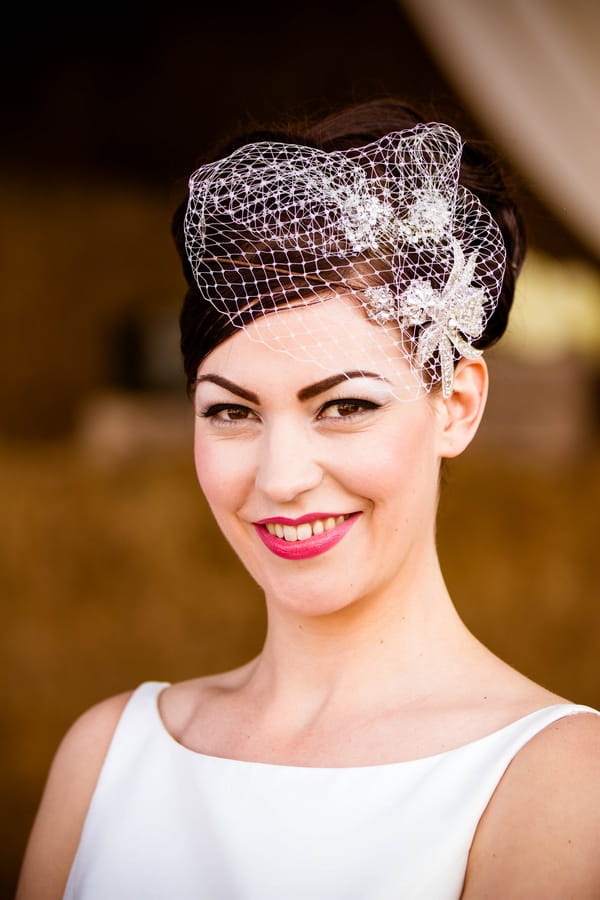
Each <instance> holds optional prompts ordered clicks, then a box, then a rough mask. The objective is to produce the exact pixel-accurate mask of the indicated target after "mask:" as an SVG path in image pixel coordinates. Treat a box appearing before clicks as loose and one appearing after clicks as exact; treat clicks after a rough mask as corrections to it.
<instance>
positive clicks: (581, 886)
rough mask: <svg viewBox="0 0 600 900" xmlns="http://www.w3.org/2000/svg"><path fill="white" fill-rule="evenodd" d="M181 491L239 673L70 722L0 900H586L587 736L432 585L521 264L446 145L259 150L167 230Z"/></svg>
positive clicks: (390, 139) (379, 116)
mask: <svg viewBox="0 0 600 900" xmlns="http://www.w3.org/2000/svg"><path fill="white" fill-rule="evenodd" d="M175 236H176V241H177V245H178V247H179V249H180V252H181V255H182V259H183V262H184V271H185V274H186V277H187V280H188V285H189V290H188V294H187V296H186V300H185V304H184V307H183V311H182V315H181V328H182V349H183V355H184V364H185V370H186V373H187V377H188V385H189V388H190V393H191V395H192V396H193V399H194V407H195V412H196V419H195V458H196V467H197V472H198V478H199V481H200V485H201V487H202V489H203V491H204V493H205V495H206V498H207V500H208V502H209V504H210V506H211V509H212V511H213V513H214V515H215V518H216V520H217V522H218V524H219V526H220V528H221V529H222V531H223V533H224V535H225V537H226V538H227V539H228V541H229V542H230V543H231V545H232V546H233V548H234V549H235V551H236V552H237V553H238V555H239V557H240V558H241V560H242V562H243V563H244V564H245V566H246V567H247V569H248V571H249V572H250V573H251V575H252V576H253V577H254V578H255V579H256V581H257V582H258V584H259V585H260V586H261V587H262V588H263V590H264V594H265V600H266V604H267V611H268V629H267V635H266V639H265V643H264V648H263V650H262V652H261V653H260V654H259V656H258V657H257V658H256V659H254V660H252V661H251V662H249V663H247V664H246V665H244V666H242V667H241V668H239V669H237V670H235V671H233V672H227V673H224V674H220V675H215V676H211V677H208V678H199V679H196V680H192V681H188V682H185V683H182V684H176V685H166V684H158V683H154V682H150V683H147V684H144V685H142V686H141V687H139V688H138V689H137V690H136V691H134V692H132V693H128V694H125V695H121V696H118V697H113V698H111V699H109V700H107V701H105V702H103V703H101V704H100V705H98V706H96V707H94V708H93V709H91V710H89V711H88V712H86V713H85V714H84V715H83V716H82V717H81V718H80V719H79V720H78V721H77V722H76V723H75V725H74V726H73V727H72V729H71V730H70V732H69V733H68V734H67V736H66V737H65V739H64V741H63V743H62V745H61V747H60V749H59V751H58V753H57V756H56V759H55V761H54V764H53V767H52V770H51V773H50V776H49V779H48V784H47V787H46V791H45V795H44V798H43V800H42V803H41V807H40V811H39V814H38V817H37V820H36V823H35V826H34V829H33V832H32V836H31V839H30V843H29V847H28V851H27V854H26V858H25V861H24V866H23V873H22V878H21V885H20V889H19V894H18V896H19V898H26V900H27V898H34V897H43V898H50V897H60V896H62V893H63V890H65V884H66V885H67V886H66V893H65V896H66V897H68V898H85V900H90V898H94V900H95V898H102V900H107V898H111V900H115V898H125V897H127V898H142V897H143V898H147V897H153V898H178V900H179V898H191V897H207V898H238V897H239V898H261V900H265V898H282V897H285V898H328V900H329V898H369V900H371V898H392V897H394V898H398V897H402V898H409V897H410V898H416V897H421V898H428V900H438V898H440V900H445V898H457V897H465V898H473V897H475V898H481V897H502V898H507V897H511V898H512V897H527V898H537V897H540V898H541V897H543V898H555V897H556V898H558V897H560V898H564V897H569V898H591V897H597V896H600V853H599V852H598V850H599V849H600V848H599V846H598V843H599V837H598V835H599V828H598V826H599V824H600V815H599V813H598V810H599V809H600V804H599V799H600V796H599V795H600V790H599V787H600V753H599V752H598V751H599V750H600V720H599V719H598V714H597V713H595V711H593V710H590V709H588V708H587V707H581V706H576V705H573V704H571V703H569V702H568V701H566V700H564V699H563V698H561V697H559V696H556V695H555V694H553V693H551V692H549V691H548V690H546V689H545V688H543V687H541V686H539V685H537V684H534V683H532V682H531V681H529V680H528V679H527V678H525V677H524V676H523V675H521V674H519V673H517V672H515V671H514V670H513V669H511V668H510V667H509V666H507V665H506V664H505V663H503V662H502V661H500V660H499V659H498V658H496V657H495V656H494V655H493V654H492V653H491V652H490V651H488V650H487V649H486V648H485V647H483V646H482V645H481V644H480V643H479V642H478V641H477V640H476V638H475V637H474V636H473V635H471V634H470V633H469V631H468V630H467V629H466V627H465V626H464V624H463V623H462V622H461V621H460V619H459V617H458V615H457V613H456V611H455V609H454V606H453V604H452V601H451V599H450V597H449V595H448V591H447V589H446V586H445V584H444V580H443V576H442V574H441V572H440V567H439V563H438V559H437V553H436V547H435V517H436V507H437V499H438V485H439V473H440V466H441V464H442V462H443V460H445V459H450V458H452V457H455V456H457V455H458V454H460V453H461V452H462V451H463V450H464V449H465V447H466V446H467V445H468V444H469V442H470V441H471V439H472V438H473V437H474V435H475V433H476V431H477V427H478V424H479V421H480V419H481V415H482V412H483V408H484V405H485V399H486V393H487V369H486V365H485V362H484V359H483V356H482V351H483V350H485V348H486V347H488V346H489V345H490V344H491V343H493V342H495V341H496V340H497V339H498V338H499V337H500V336H501V334H502V332H503V331H504V329H505V326H506V321H507V317H508V312H509V309H510V304H511V301H512V293H513V288H514V280H515V277H516V274H517V272H518V270H519V268H520V265H521V262H522V255H523V246H524V243H523V235H522V230H521V227H520V220H519V216H518V213H517V212H516V210H515V208H514V206H513V204H512V202H511V201H510V200H509V199H508V198H507V197H506V195H505V190H504V186H503V183H502V180H501V177H500V175H499V173H498V171H497V169H496V168H495V167H494V165H493V164H492V163H491V162H490V160H489V159H487V158H486V157H485V156H484V155H483V154H482V153H481V152H480V151H479V150H477V149H474V148H472V147H466V148H463V145H462V141H461V139H460V138H459V136H458V134H457V133H456V132H455V131H454V130H453V129H452V128H450V127H449V126H446V125H441V124H436V123H424V122H422V121H421V120H420V119H419V117H418V116H417V115H416V114H415V113H414V112H413V111H412V110H411V109H409V108H408V107H406V106H404V105H402V104H395V103H387V102H386V103H373V104H365V105H363V106H359V107H356V108H353V109H350V110H347V111H345V112H343V113H341V114H339V115H334V116H332V117H330V118H328V119H326V120H325V121H323V122H320V123H318V124H317V125H315V126H312V127H310V128H307V129H304V130H303V131H301V132H300V133H299V134H296V135H295V134H288V133H283V132H275V133H263V134H255V135H251V136H250V137H249V138H246V139H244V140H241V141H239V142H238V143H237V144H236V145H234V146H232V147H229V148H227V150H226V151H224V153H223V154H222V156H221V158H220V159H218V160H217V161H216V162H212V163H207V164H206V165H205V166H202V167H201V168H200V169H198V171H197V172H195V173H194V175H193V176H192V178H191V179H190V188H189V195H188V197H187V198H186V202H185V204H184V205H183V207H182V208H181V210H179V212H178V214H177V215H176V218H175Z"/></svg>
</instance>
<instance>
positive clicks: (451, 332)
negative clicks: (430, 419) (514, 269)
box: [365, 241, 487, 397]
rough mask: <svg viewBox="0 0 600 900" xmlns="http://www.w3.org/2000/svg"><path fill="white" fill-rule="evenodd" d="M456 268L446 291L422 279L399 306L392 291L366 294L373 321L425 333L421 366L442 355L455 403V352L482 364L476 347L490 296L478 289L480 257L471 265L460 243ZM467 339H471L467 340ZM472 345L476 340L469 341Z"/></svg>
mask: <svg viewBox="0 0 600 900" xmlns="http://www.w3.org/2000/svg"><path fill="white" fill-rule="evenodd" d="M453 250H454V263H453V265H452V270H451V272H450V275H449V277H448V281H447V282H446V284H445V285H444V287H443V288H442V289H441V290H438V289H437V288H435V287H433V285H432V284H431V282H430V281H426V280H424V279H422V278H416V279H414V280H413V281H411V283H410V285H409V286H408V288H407V289H406V290H405V291H404V293H403V294H402V295H401V296H400V298H399V300H398V301H397V300H396V299H395V297H394V295H393V294H392V292H391V291H390V289H389V288H388V287H376V288H369V289H368V290H366V291H365V295H366V297H367V298H368V299H367V303H366V310H367V315H368V316H369V318H371V319H373V320H374V321H375V322H378V323H379V324H380V325H387V324H389V323H390V322H392V321H395V322H397V323H398V324H399V325H400V326H402V327H404V328H415V327H418V328H420V329H421V330H420V332H419V335H418V338H417V349H416V354H415V362H416V364H417V367H418V368H419V369H420V370H423V369H424V368H425V367H426V365H427V362H428V361H429V360H431V359H432V358H433V357H434V356H435V355H436V354H437V355H438V357H439V360H440V366H441V380H442V394H443V396H444V397H449V396H450V394H451V393H452V383H453V380H454V349H456V350H458V352H459V354H460V355H461V356H463V357H465V359H477V357H479V356H481V353H482V351H481V350H477V349H476V348H474V347H473V346H472V344H471V342H470V340H471V341H473V340H475V339H476V338H478V337H479V336H480V335H481V332H482V330H483V325H484V309H485V303H486V299H487V298H486V294H485V291H484V290H483V289H482V288H477V287H474V286H473V285H472V281H473V275H474V271H475V266H476V265H477V254H476V253H472V254H471V255H470V256H469V258H468V259H466V260H465V256H464V253H463V251H462V249H461V246H460V244H459V243H458V241H453ZM465 336H466V337H465ZM469 339H470V340H469Z"/></svg>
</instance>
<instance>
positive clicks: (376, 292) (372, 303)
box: [365, 287, 398, 325]
mask: <svg viewBox="0 0 600 900" xmlns="http://www.w3.org/2000/svg"><path fill="white" fill-rule="evenodd" d="M365 297H367V303H366V310H367V315H368V317H369V318H370V319H373V321H375V322H377V324H378V325H389V324H390V322H398V303H397V302H396V298H395V297H394V295H393V294H392V292H391V291H390V289H389V288H388V287H372V288H367V290H366V291H365Z"/></svg>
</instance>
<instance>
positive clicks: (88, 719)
mask: <svg viewBox="0 0 600 900" xmlns="http://www.w3.org/2000/svg"><path fill="white" fill-rule="evenodd" d="M130 696H131V694H130V693H127V694H119V695H118V696H116V697H111V698H110V699H108V700H104V701H103V702H102V703H99V704H98V705H97V706H93V707H92V708H91V709H89V710H88V711H87V712H85V713H84V714H83V715H82V716H81V717H80V718H79V719H78V720H77V721H76V722H75V723H74V725H72V727H71V728H70V729H69V731H68V732H67V734H66V735H65V737H64V738H63V740H62V742H61V744H60V747H59V748H58V750H57V752H56V756H55V757H54V761H53V763H52V766H51V768H50V772H49V774H48V779H47V782H46V787H45V789H44V793H43V796H42V800H41V803H40V807H39V810H38V813H37V816H36V819H35V822H34V825H33V828H32V831H31V835H30V837H29V842H28V844H27V850H26V852H25V857H24V859H23V865H22V868H21V875H20V879H19V886H18V888H17V895H16V900H55V898H56V900H60V898H62V896H63V892H64V889H65V885H66V882H67V878H68V875H69V871H70V868H71V865H72V862H73V858H74V856H75V852H76V850H77V846H78V843H79V838H80V835H81V829H82V827H83V823H84V820H85V816H86V813H87V810H88V806H89V804H90V800H91V798H92V794H93V792H94V788H95V786H96V782H97V780H98V775H99V773H100V769H101V767H102V763H103V762H104V757H105V756H106V752H107V750H108V746H109V744H110V741H111V738H112V736H113V733H114V730H115V728H116V726H117V722H118V721H119V717H120V715H121V713H122V711H123V708H124V706H125V704H126V703H127V701H128V700H129V697H130Z"/></svg>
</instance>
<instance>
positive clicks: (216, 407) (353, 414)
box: [197, 397, 383, 425]
mask: <svg viewBox="0 0 600 900" xmlns="http://www.w3.org/2000/svg"><path fill="white" fill-rule="evenodd" d="M382 405H383V404H381V403H377V402H375V401H374V400H366V399H365V398H362V397H343V398H335V399H332V400H328V401H327V402H326V403H324V404H323V405H322V406H321V407H320V408H319V409H318V411H317V413H316V419H317V421H324V420H326V421H339V422H350V421H354V420H355V419H357V418H360V417H362V416H364V415H366V414H368V413H369V412H371V411H372V410H376V409H380V408H381V406H382ZM197 415H198V416H199V417H200V418H202V419H208V420H209V421H213V422H215V423H219V424H223V425H235V424H240V423H247V422H257V421H260V416H259V414H258V413H257V412H255V411H254V410H253V409H251V407H249V406H244V405H243V404H240V403H213V404H211V405H210V406H207V407H206V408H205V409H202V410H200V411H199V412H198V413H197Z"/></svg>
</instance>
